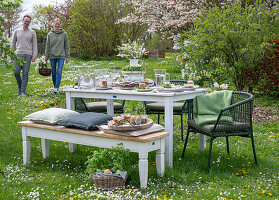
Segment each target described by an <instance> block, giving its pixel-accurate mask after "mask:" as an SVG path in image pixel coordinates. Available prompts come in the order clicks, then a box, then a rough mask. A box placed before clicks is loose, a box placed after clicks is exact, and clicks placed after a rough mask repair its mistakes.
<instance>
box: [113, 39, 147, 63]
mask: <svg viewBox="0 0 279 200" xmlns="http://www.w3.org/2000/svg"><path fill="white" fill-rule="evenodd" d="M143 46H144V43H142V44H140V43H139V42H138V41H133V42H132V43H131V42H128V43H125V44H122V45H121V46H117V50H118V51H119V54H118V55H117V56H120V57H121V58H128V59H139V58H141V57H142V56H143V54H144V53H145V52H146V49H145V48H144V47H143Z"/></svg>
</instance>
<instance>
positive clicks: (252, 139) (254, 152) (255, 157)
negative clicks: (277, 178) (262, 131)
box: [251, 135, 258, 165]
mask: <svg viewBox="0 0 279 200" xmlns="http://www.w3.org/2000/svg"><path fill="white" fill-rule="evenodd" d="M251 141H252V148H253V154H254V159H255V163H256V165H258V161H257V156H256V151H255V144H254V138H253V135H252V136H251Z"/></svg>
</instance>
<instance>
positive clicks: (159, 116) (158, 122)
mask: <svg viewBox="0 0 279 200" xmlns="http://www.w3.org/2000/svg"><path fill="white" fill-rule="evenodd" d="M158 124H160V114H159V113H158Z"/></svg>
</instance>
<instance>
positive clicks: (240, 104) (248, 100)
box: [182, 91, 257, 172]
mask: <svg viewBox="0 0 279 200" xmlns="http://www.w3.org/2000/svg"><path fill="white" fill-rule="evenodd" d="M253 98H254V97H253V95H252V94H250V93H246V92H239V91H233V93H232V101H231V105H230V106H228V107H226V108H223V109H222V110H221V112H220V114H219V116H218V118H217V121H216V123H215V124H209V125H204V126H202V127H200V126H198V125H197V124H196V123H195V121H194V120H193V119H192V116H193V101H190V102H189V107H190V112H191V113H192V114H191V120H189V121H188V132H187V136H186V140H185V144H184V148H183V152H182V158H183V157H184V153H185V149H186V146H187V142H188V138H189V134H190V132H194V133H200V134H203V135H206V136H209V137H210V138H211V139H210V146H209V155H208V162H207V172H209V170H210V159H211V151H212V144H213V140H214V139H215V138H217V137H226V142H227V152H228V154H229V153H230V151H229V140H228V137H229V136H241V137H248V138H251V141H252V149H253V154H254V159H255V163H256V165H257V157H256V151H255V145H254V138H253V127H252V112H253ZM226 116H231V117H232V119H233V123H232V124H220V123H219V121H221V119H222V117H226Z"/></svg>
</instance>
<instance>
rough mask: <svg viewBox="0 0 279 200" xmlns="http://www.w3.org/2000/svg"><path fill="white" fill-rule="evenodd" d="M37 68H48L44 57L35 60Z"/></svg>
mask: <svg viewBox="0 0 279 200" xmlns="http://www.w3.org/2000/svg"><path fill="white" fill-rule="evenodd" d="M37 68H48V65H47V62H46V57H45V56H41V57H40V58H38V59H37Z"/></svg>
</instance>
